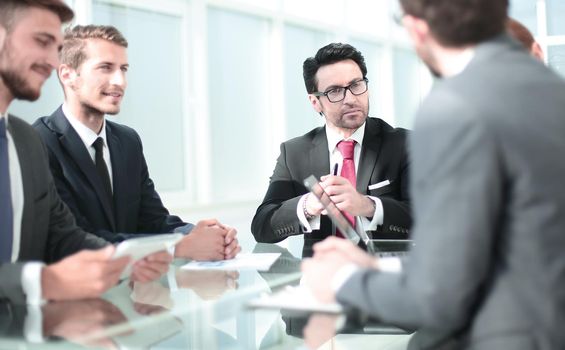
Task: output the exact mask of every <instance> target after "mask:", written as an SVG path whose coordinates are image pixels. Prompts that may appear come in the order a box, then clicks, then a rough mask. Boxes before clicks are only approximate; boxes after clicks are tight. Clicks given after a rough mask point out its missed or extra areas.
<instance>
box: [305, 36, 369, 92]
mask: <svg viewBox="0 0 565 350" xmlns="http://www.w3.org/2000/svg"><path fill="white" fill-rule="evenodd" d="M345 60H353V61H354V62H355V63H357V65H358V66H359V69H361V73H363V78H365V77H366V76H367V66H366V65H365V58H363V55H362V54H361V52H359V51H358V50H357V49H356V48H354V47H353V46H351V45H349V44H342V43H331V44H329V45H326V46H324V47H322V48H321V49H319V50H318V52H317V53H316V56H314V57H310V58H307V59H306V61H304V64H303V65H302V75H303V76H304V84H305V85H306V91H307V92H308V93H309V94H311V93H313V92H316V91H317V90H318V81H317V80H316V73H317V72H318V69H320V67H322V66H325V65H328V64H332V63H336V62H340V61H345Z"/></svg>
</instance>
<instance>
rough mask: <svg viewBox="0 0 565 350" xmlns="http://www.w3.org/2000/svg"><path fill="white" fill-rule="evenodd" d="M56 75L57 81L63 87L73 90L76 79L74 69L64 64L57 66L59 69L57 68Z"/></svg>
mask: <svg viewBox="0 0 565 350" xmlns="http://www.w3.org/2000/svg"><path fill="white" fill-rule="evenodd" d="M57 75H58V76H59V80H60V81H61V84H63V86H68V87H70V88H74V86H75V81H76V79H77V77H78V73H77V71H76V70H75V69H74V68H71V67H70V66H68V65H66V64H61V65H59V68H57Z"/></svg>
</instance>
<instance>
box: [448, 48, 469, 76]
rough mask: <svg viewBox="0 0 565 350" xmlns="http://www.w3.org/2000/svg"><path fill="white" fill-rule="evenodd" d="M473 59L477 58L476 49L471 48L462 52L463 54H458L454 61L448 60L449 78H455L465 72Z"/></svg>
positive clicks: (453, 58)
mask: <svg viewBox="0 0 565 350" xmlns="http://www.w3.org/2000/svg"><path fill="white" fill-rule="evenodd" d="M473 57H475V48H474V47H469V48H467V49H465V50H463V51H461V53H459V54H457V55H456V56H454V57H452V59H450V60H448V61H447V62H446V63H447V64H448V67H447V71H448V72H449V75H448V77H454V76H456V75H458V74H460V73H461V72H463V71H464V70H465V68H467V66H468V65H469V63H470V62H471V60H472V59H473Z"/></svg>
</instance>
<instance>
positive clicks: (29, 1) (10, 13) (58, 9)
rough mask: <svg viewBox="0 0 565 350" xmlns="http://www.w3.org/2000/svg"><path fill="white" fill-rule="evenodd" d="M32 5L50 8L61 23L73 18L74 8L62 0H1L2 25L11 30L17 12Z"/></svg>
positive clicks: (0, 21) (0, 22) (0, 23)
mask: <svg viewBox="0 0 565 350" xmlns="http://www.w3.org/2000/svg"><path fill="white" fill-rule="evenodd" d="M30 7H37V8H41V9H45V10H49V11H51V12H53V13H55V14H56V15H57V16H59V19H60V20H61V23H67V22H69V21H71V20H72V19H73V17H74V16H75V14H74V13H73V10H71V8H70V7H69V6H67V4H65V3H64V2H63V1H62V0H0V25H1V26H3V27H4V28H6V30H7V31H11V29H12V27H13V25H14V21H15V19H16V18H17V12H18V11H20V10H23V9H27V8H30Z"/></svg>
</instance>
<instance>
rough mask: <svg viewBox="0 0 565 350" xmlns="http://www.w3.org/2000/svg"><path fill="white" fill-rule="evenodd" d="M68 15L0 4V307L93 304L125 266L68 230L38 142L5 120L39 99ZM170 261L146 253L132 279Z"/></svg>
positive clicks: (30, 2)
mask: <svg viewBox="0 0 565 350" xmlns="http://www.w3.org/2000/svg"><path fill="white" fill-rule="evenodd" d="M73 16H74V14H73V12H72V10H71V9H70V8H69V7H68V6H67V5H65V4H64V3H63V2H62V1H59V0H25V1H23V0H2V1H1V2H0V115H1V117H0V208H2V210H1V211H0V300H3V299H8V300H10V301H12V302H14V303H21V302H27V303H28V304H37V303H40V302H41V301H42V300H44V299H46V300H64V299H81V298H92V297H97V296H100V295H101V294H102V293H103V292H104V291H106V290H107V289H108V288H110V287H112V286H113V285H115V284H116V282H117V281H118V279H119V277H120V274H121V272H122V271H123V269H124V268H125V266H126V265H127V263H128V261H129V259H128V258H127V257H124V258H120V259H112V258H111V257H112V254H113V252H114V249H113V248H112V247H107V248H105V249H100V248H103V247H105V246H106V245H108V243H107V242H106V241H104V240H102V239H100V238H98V237H96V236H93V235H91V234H89V233H86V232H84V231H82V230H81V229H80V228H79V227H77V226H76V224H75V221H74V218H73V216H72V214H71V212H70V211H69V210H68V208H67V206H66V205H65V204H64V203H63V202H62V201H61V199H60V198H59V196H58V195H57V191H56V189H55V186H54V184H53V179H52V177H51V175H50V172H49V168H48V163H47V162H48V158H47V154H46V151H45V148H44V146H43V144H42V142H41V139H40V138H39V136H38V135H37V133H36V132H35V131H34V130H33V128H32V127H31V126H30V125H28V124H27V123H25V122H24V121H22V120H21V119H19V118H16V117H14V116H12V115H8V113H7V110H8V107H9V105H10V104H11V102H12V101H13V100H14V99H19V100H28V101H35V100H37V98H39V95H40V90H41V86H42V85H43V83H44V82H45V80H46V79H47V78H48V77H49V75H50V74H51V71H52V70H53V69H54V68H55V67H56V66H57V65H58V61H59V60H58V56H57V55H58V51H59V49H60V47H61V44H62V35H61V25H62V23H64V22H68V21H70V20H71V19H72V18H73ZM83 249H97V250H91V251H82V252H79V251H81V250H83ZM170 261H171V257H170V255H169V254H167V253H166V252H162V253H156V254H153V255H152V256H150V257H148V258H146V259H144V260H143V261H141V262H138V263H136V264H135V267H134V270H133V274H132V280H136V281H149V280H152V279H155V278H157V277H159V276H160V275H161V274H162V273H164V272H165V271H166V270H167V268H168V264H169V262H170ZM44 262H45V263H49V265H44Z"/></svg>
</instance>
